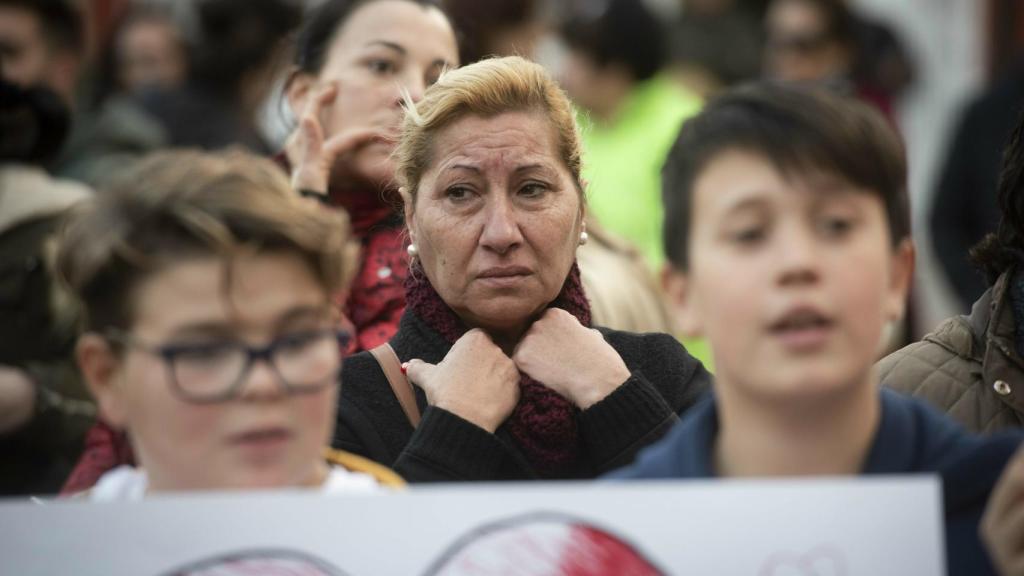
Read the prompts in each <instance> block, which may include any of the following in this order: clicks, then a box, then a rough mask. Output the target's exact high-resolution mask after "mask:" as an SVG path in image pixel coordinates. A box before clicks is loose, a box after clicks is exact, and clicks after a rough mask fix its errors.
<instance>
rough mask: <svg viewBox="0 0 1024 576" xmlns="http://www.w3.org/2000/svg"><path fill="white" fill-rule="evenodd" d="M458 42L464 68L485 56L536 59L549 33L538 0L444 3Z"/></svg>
mask: <svg viewBox="0 0 1024 576" xmlns="http://www.w3.org/2000/svg"><path fill="white" fill-rule="evenodd" d="M441 6H442V7H443V8H444V11H445V13H447V14H448V15H449V17H450V18H451V20H452V25H453V26H454V27H455V30H456V33H457V34H458V40H459V59H460V60H461V61H462V63H463V65H465V64H472V63H473V62H476V61H478V60H482V59H484V58H486V57H488V56H523V57H524V58H530V59H535V58H536V51H537V48H538V45H539V44H540V43H541V42H542V41H543V40H544V38H545V36H546V34H547V33H548V32H549V30H548V28H549V25H548V22H547V21H546V19H545V17H546V16H547V14H546V11H545V6H544V2H542V1H540V2H538V1H537V0H490V1H488V2H480V1H478V0H444V1H443V2H442V3H441Z"/></svg>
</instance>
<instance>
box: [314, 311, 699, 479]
mask: <svg viewBox="0 0 1024 576" xmlns="http://www.w3.org/2000/svg"><path fill="white" fill-rule="evenodd" d="M601 333H602V334H603V335H604V338H605V340H606V341H607V342H608V343H609V344H611V346H612V347H613V348H615V350H616V351H618V353H619V355H620V356H622V359H623V361H624V362H625V363H626V366H627V367H628V368H629V371H630V373H631V374H632V375H631V377H630V378H629V380H627V381H626V382H625V383H624V384H623V385H622V386H620V387H619V388H618V389H617V390H615V391H614V392H612V393H611V394H610V395H608V397H607V398H605V399H604V400H601V401H600V402H598V403H596V404H594V405H593V406H591V407H590V408H588V409H587V410H583V411H581V412H578V413H577V418H578V425H579V431H580V450H581V454H580V458H579V459H578V461H577V462H578V463H577V465H576V467H575V469H574V470H572V471H571V473H570V474H569V475H568V476H567V477H569V478H594V477H596V476H598V475H600V474H602V473H604V472H607V471H609V470H612V469H615V468H618V467H620V466H624V465H626V464H629V463H630V462H632V460H633V457H634V456H635V455H636V453H637V452H638V451H639V450H640V449H641V448H643V447H644V446H647V445H648V444H650V443H652V442H654V441H655V440H657V439H658V438H660V437H661V436H662V435H663V434H664V433H665V432H666V431H668V429H669V428H670V427H671V426H672V424H674V423H675V422H676V421H678V414H681V413H682V412H683V411H685V410H686V409H687V408H689V407H690V406H692V405H693V404H694V402H695V401H696V400H697V398H699V397H700V395H701V393H702V392H704V391H705V390H706V389H707V388H708V386H709V385H710V383H711V375H710V374H709V373H708V372H707V370H705V369H704V366H703V365H701V363H700V361H698V360H697V359H695V358H693V357H692V356H690V355H689V354H688V353H687V352H686V350H685V349H684V348H683V347H682V346H681V345H680V344H679V343H678V342H677V341H676V340H675V339H674V338H672V337H671V336H669V335H666V334H633V333H629V332H619V331H616V330H607V329H601ZM391 346H392V348H394V350H395V353H397V354H398V357H399V359H401V361H402V362H405V361H407V360H410V359H413V358H419V359H421V360H423V361H425V362H429V363H431V364H437V363H439V362H440V361H441V360H443V359H444V357H445V355H446V354H447V353H448V350H449V349H450V348H451V345H450V344H448V343H447V342H446V341H445V340H444V339H443V338H442V337H441V335H440V334H438V333H437V332H435V331H434V330H433V329H431V328H430V327H428V326H427V325H426V324H425V323H424V322H423V321H421V320H420V319H419V318H417V317H416V316H415V314H413V313H412V311H411V310H409V309H406V311H405V313H404V315H403V316H402V320H401V322H400V323H399V328H398V333H397V334H395V336H394V338H392V339H391ZM341 381H342V385H341V400H340V402H339V405H338V425H337V429H336V431H335V436H334V443H333V444H334V447H335V448H339V449H341V450H346V451H349V452H354V453H356V454H360V455H362V456H366V457H367V458H370V459H372V460H375V461H377V462H380V463H381V464H384V465H387V466H391V467H392V468H394V469H395V471H396V472H398V473H399V474H401V475H402V477H404V478H405V479H406V480H408V481H409V482H432V481H433V482H439V481H441V482H443V481H448V482H457V481H484V480H528V479H536V478H539V477H540V475H539V474H538V473H537V472H536V471H535V470H534V469H533V467H532V466H531V465H530V464H529V463H528V462H527V460H526V457H525V456H523V454H522V453H521V452H520V451H519V450H518V448H517V447H516V446H515V444H514V441H513V440H512V438H511V436H510V435H509V434H508V433H507V431H506V430H505V429H504V427H499V428H498V430H497V432H496V433H495V434H490V433H488V432H487V431H485V430H484V429H482V428H480V427H478V426H476V425H475V424H472V423H470V422H468V421H466V420H464V419H462V418H460V417H459V416H456V415H455V414H452V413H451V412H448V411H447V410H444V409H442V408H436V407H433V406H428V405H427V401H426V396H425V395H424V393H423V390H422V389H420V388H418V387H416V398H417V402H418V404H419V407H420V411H421V413H422V414H423V418H422V420H421V421H420V425H419V426H418V427H417V428H416V429H415V430H413V428H412V425H410V424H409V421H408V420H407V419H406V417H405V413H404V412H402V408H401V406H400V405H399V403H398V399H397V398H395V395H394V392H393V391H392V390H391V387H390V385H389V384H388V381H387V378H386V377H385V376H384V372H383V370H381V368H380V365H379V364H378V363H377V361H376V360H375V359H374V358H373V356H371V355H370V353H369V352H362V353H360V354H357V355H355V356H353V357H351V358H347V359H346V360H345V364H344V368H343V369H342V377H341Z"/></svg>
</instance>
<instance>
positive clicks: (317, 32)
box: [293, 0, 441, 74]
mask: <svg viewBox="0 0 1024 576" xmlns="http://www.w3.org/2000/svg"><path fill="white" fill-rule="evenodd" d="M372 1H373V0H327V1H326V2H324V3H323V4H321V5H320V6H318V7H317V8H316V9H314V10H313V11H312V12H310V13H309V14H308V15H307V16H306V17H305V18H304V19H303V21H302V27H301V28H300V29H299V33H298V35H297V36H296V38H295V52H294V62H293V63H294V65H295V67H296V68H297V69H298V70H299V71H301V72H307V73H309V74H319V73H320V70H321V69H322V68H323V66H324V62H325V61H326V60H327V52H328V51H329V50H330V48H331V41H332V40H333V39H334V35H335V34H336V33H337V31H338V29H339V28H341V26H342V25H343V24H344V23H345V22H346V21H348V18H349V16H351V15H352V13H353V12H355V10H356V8H359V7H360V6H362V5H363V4H366V3H368V2H372ZM405 1H407V2H411V3H413V4H418V5H420V6H424V7H433V8H437V9H438V10H441V8H440V6H439V5H438V3H437V2H436V1H433V0H405Z"/></svg>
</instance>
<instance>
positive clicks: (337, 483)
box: [86, 466, 381, 502]
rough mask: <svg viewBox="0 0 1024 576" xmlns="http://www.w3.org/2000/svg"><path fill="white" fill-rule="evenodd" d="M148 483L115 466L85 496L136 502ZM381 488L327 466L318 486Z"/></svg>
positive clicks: (326, 489) (137, 472) (334, 490)
mask: <svg viewBox="0 0 1024 576" xmlns="http://www.w3.org/2000/svg"><path fill="white" fill-rule="evenodd" d="M148 486H149V479H148V477H147V476H146V472H145V471H144V470H141V469H139V468H135V467H133V466H118V467H117V468H114V469H113V470H111V471H109V472H107V473H106V474H104V475H103V476H101V477H100V479H99V481H98V482H97V483H96V485H95V486H93V488H92V489H91V490H89V491H88V492H87V493H86V494H87V495H86V497H87V498H88V499H89V500H92V501H94V502H113V501H122V502H123V501H136V500H142V499H143V498H144V497H145V496H146V489H147V487H148ZM380 488H381V486H380V484H379V483H378V482H377V479H376V478H374V477H373V476H370V475H369V474H363V473H362V472H350V471H348V470H346V469H344V468H339V467H337V466H331V470H330V472H329V473H328V474H327V479H326V480H324V483H323V484H322V485H321V486H320V491H321V492H323V493H324V494H339V493H342V492H344V493H349V494H351V493H359V492H375V491H377V490H380Z"/></svg>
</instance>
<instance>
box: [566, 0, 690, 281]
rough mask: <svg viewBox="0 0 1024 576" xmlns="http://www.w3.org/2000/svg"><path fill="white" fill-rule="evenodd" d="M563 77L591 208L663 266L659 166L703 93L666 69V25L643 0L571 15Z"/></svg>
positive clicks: (615, 1) (652, 261) (614, 2)
mask: <svg viewBox="0 0 1024 576" xmlns="http://www.w3.org/2000/svg"><path fill="white" fill-rule="evenodd" d="M561 34H562V38H563V40H564V41H565V43H566V44H567V45H568V48H569V55H568V59H567V61H566V65H565V69H564V74H563V83H564V86H565V89H566V91H567V92H568V93H569V95H570V96H571V97H572V98H573V100H574V101H575V103H576V105H577V106H578V107H579V112H580V125H581V127H582V131H583V146H584V151H585V169H584V173H583V176H584V178H585V179H586V180H587V182H588V184H589V187H588V191H589V198H588V202H589V207H590V209H591V212H592V214H593V215H594V216H596V217H597V219H598V220H599V221H600V222H601V224H602V225H604V226H605V227H606V228H607V229H608V230H610V231H611V232H613V233H616V234H618V235H620V236H623V237H624V238H626V239H628V240H629V241H631V242H632V243H633V244H635V245H636V246H637V247H638V248H640V250H641V251H642V252H643V254H644V256H645V257H646V258H647V260H648V263H649V264H651V265H652V266H654V267H655V268H658V267H660V266H661V264H662V262H663V261H664V255H663V253H662V250H661V218H662V210H661V196H660V195H661V192H660V190H661V165H662V163H663V162H664V160H665V156H666V155H667V154H668V150H669V147H671V145H672V142H673V141H674V140H675V137H676V134H677V133H678V132H679V127H680V125H681V124H682V123H683V120H685V119H686V118H688V117H690V116H693V115H694V114H696V113H697V111H698V110H699V109H700V106H701V101H700V99H699V98H698V97H697V96H695V95H692V94H689V93H687V92H686V91H685V90H684V89H683V88H682V86H680V85H678V84H677V83H676V82H675V81H673V80H672V79H671V78H669V77H667V76H666V75H664V74H661V73H660V71H661V69H662V66H663V64H664V63H665V39H664V33H663V30H662V26H661V24H660V23H659V22H658V21H657V20H656V19H655V17H654V15H653V14H651V13H650V12H649V11H648V10H647V9H646V8H645V7H644V5H643V3H641V2H635V1H631V0H612V1H611V2H610V3H609V4H608V7H607V8H606V9H605V10H604V11H603V12H601V13H598V14H581V15H578V16H575V17H573V18H570V19H569V20H568V21H567V22H566V24H565V25H563V26H562V29H561Z"/></svg>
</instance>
